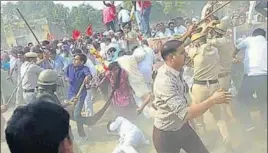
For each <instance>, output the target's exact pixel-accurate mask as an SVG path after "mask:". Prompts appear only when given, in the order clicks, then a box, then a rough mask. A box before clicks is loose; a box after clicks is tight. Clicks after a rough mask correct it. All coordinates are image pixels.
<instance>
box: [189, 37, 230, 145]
mask: <svg viewBox="0 0 268 153" xmlns="http://www.w3.org/2000/svg"><path fill="white" fill-rule="evenodd" d="M191 40H192V42H193V45H194V47H192V48H190V49H189V51H188V56H189V57H190V58H191V59H192V60H193V63H194V75H193V78H194V83H193V86H192V88H191V98H192V102H193V103H200V102H202V101H204V100H205V99H207V98H208V97H209V96H211V95H212V94H213V93H214V92H215V91H217V90H218V89H219V80H218V74H219V72H220V65H219V61H220V58H219V54H218V49H217V48H215V47H213V46H212V45H210V44H209V43H207V38H206V35H205V34H202V33H196V34H193V35H192V37H191ZM210 112H211V113H212V115H213V117H214V119H215V120H216V122H217V126H218V130H219V132H220V134H221V136H222V140H223V141H221V142H225V141H227V140H228V137H229V132H228V129H227V125H226V123H225V121H224V120H223V118H222V116H221V108H220V106H213V107H212V108H210ZM196 127H197V128H198V129H197V130H198V131H199V133H200V134H205V132H206V131H207V130H206V128H205V124H204V121H203V117H200V118H197V119H196ZM202 128H203V130H202ZM202 131H203V132H202Z"/></svg>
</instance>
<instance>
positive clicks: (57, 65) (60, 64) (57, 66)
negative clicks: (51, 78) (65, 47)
mask: <svg viewBox="0 0 268 153" xmlns="http://www.w3.org/2000/svg"><path fill="white" fill-rule="evenodd" d="M51 63H52V68H53V70H56V71H57V72H62V70H63V68H64V58H63V57H62V56H59V55H56V57H55V59H54V60H51Z"/></svg>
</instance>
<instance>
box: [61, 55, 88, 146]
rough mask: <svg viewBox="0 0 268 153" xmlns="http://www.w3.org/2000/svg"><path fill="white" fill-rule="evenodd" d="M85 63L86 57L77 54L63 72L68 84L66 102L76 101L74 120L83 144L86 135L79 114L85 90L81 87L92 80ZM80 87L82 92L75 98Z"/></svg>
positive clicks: (85, 93) (85, 94)
mask: <svg viewBox="0 0 268 153" xmlns="http://www.w3.org/2000/svg"><path fill="white" fill-rule="evenodd" d="M86 61H87V57H86V55H84V54H81V53H80V54H77V55H75V57H74V61H73V64H70V65H68V67H67V68H66V72H65V77H66V78H67V80H68V82H69V89H68V100H72V99H73V98H75V99H74V100H77V104H76V106H75V108H74V119H75V121H76V124H77V130H78V134H79V136H80V139H79V141H80V142H81V143H84V142H85V141H86V140H87V136H86V133H85V131H84V127H83V123H84V122H83V118H82V117H81V112H82V109H83V106H84V102H85V98H86V96H87V92H86V88H85V87H83V86H84V85H85V84H84V83H89V81H90V80H91V79H92V74H91V72H90V70H89V68H88V67H87V66H85V65H84V64H85V63H86ZM81 86H82V92H81V95H79V97H76V96H77V95H76V94H77V93H78V92H79V90H80V88H81Z"/></svg>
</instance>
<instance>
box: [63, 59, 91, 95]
mask: <svg viewBox="0 0 268 153" xmlns="http://www.w3.org/2000/svg"><path fill="white" fill-rule="evenodd" d="M88 75H91V73H90V70H89V68H88V67H87V66H84V65H80V66H76V67H75V66H74V65H73V64H70V65H68V66H67V69H66V72H65V76H66V77H67V78H68V79H69V84H70V86H69V89H68V99H71V98H73V97H75V96H76V94H77V93H78V91H79V89H80V86H81V84H82V83H83V81H84V79H85V77H86V76H88ZM86 94H87V92H86V88H85V87H84V88H83V90H82V93H81V95H80V96H81V97H85V96H86Z"/></svg>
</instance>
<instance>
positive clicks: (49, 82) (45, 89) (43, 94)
mask: <svg viewBox="0 0 268 153" xmlns="http://www.w3.org/2000/svg"><path fill="white" fill-rule="evenodd" d="M57 81H58V75H57V72H56V71H54V70H50V69H45V70H43V71H42V72H41V73H40V74H39V76H38V81H37V84H38V87H37V90H36V96H35V98H36V99H39V100H43V101H47V102H51V103H55V104H58V105H61V103H60V100H59V99H58V97H57V96H56V95H55V91H56V90H57ZM64 109H66V108H64ZM66 110H67V111H68V112H69V114H72V113H70V110H68V109H66ZM70 133H71V131H70ZM71 137H72V134H71ZM72 138H73V137H72ZM73 145H74V153H82V151H81V149H80V148H79V147H78V145H77V144H76V143H75V142H74V144H73Z"/></svg>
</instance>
